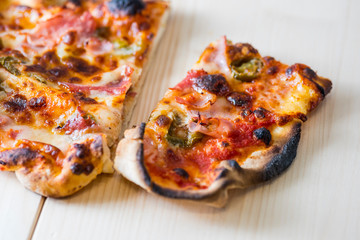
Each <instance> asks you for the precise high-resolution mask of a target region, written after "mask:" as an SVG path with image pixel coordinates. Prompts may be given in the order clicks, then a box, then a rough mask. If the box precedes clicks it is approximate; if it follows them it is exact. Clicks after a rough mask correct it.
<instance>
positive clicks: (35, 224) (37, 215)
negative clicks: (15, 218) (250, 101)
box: [27, 196, 47, 240]
mask: <svg viewBox="0 0 360 240" xmlns="http://www.w3.org/2000/svg"><path fill="white" fill-rule="evenodd" d="M46 199H47V198H46V197H43V196H41V199H40V203H39V205H38V208H37V210H36V213H35V216H34V220H33V223H32V225H31V228H30V232H29V235H28V237H27V239H28V240H31V239H32V237H33V235H34V232H35V230H36V227H37V223H38V221H39V218H40V215H41V212H42V209H43V207H44V205H45V201H46Z"/></svg>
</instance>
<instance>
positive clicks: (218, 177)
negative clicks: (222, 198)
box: [215, 168, 230, 181]
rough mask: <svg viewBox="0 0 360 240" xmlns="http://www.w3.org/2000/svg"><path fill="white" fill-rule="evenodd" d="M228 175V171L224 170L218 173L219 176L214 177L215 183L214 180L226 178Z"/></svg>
mask: <svg viewBox="0 0 360 240" xmlns="http://www.w3.org/2000/svg"><path fill="white" fill-rule="evenodd" d="M229 173H230V171H229V169H226V168H224V169H223V170H222V171H221V172H220V174H219V175H218V176H217V177H216V179H215V181H216V180H219V179H221V178H225V177H227V176H228V175H229Z"/></svg>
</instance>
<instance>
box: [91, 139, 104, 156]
mask: <svg viewBox="0 0 360 240" xmlns="http://www.w3.org/2000/svg"><path fill="white" fill-rule="evenodd" d="M90 149H91V152H92V155H94V156H96V157H100V156H101V155H102V154H103V152H104V148H103V140H102V138H101V137H100V136H99V137H98V138H96V139H95V140H94V141H93V142H92V143H91V145H90Z"/></svg>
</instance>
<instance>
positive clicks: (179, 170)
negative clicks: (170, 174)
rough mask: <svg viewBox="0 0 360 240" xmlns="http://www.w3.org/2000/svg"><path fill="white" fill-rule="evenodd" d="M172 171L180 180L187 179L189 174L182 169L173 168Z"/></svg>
mask: <svg viewBox="0 0 360 240" xmlns="http://www.w3.org/2000/svg"><path fill="white" fill-rule="evenodd" d="M173 171H174V172H175V173H176V174H177V175H179V176H180V177H182V178H185V179H188V178H189V173H188V172H187V171H186V170H185V169H183V168H174V169H173Z"/></svg>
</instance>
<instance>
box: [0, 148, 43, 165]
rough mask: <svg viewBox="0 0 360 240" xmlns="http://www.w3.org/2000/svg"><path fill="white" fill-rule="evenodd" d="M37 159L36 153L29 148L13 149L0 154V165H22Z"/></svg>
mask: <svg viewBox="0 0 360 240" xmlns="http://www.w3.org/2000/svg"><path fill="white" fill-rule="evenodd" d="M36 157H38V153H37V152H35V151H33V150H31V149H29V148H15V149H9V150H5V151H2V152H0V159H1V161H0V165H4V166H16V165H24V164H26V163H27V162H29V161H31V160H33V159H35V158H36Z"/></svg>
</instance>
